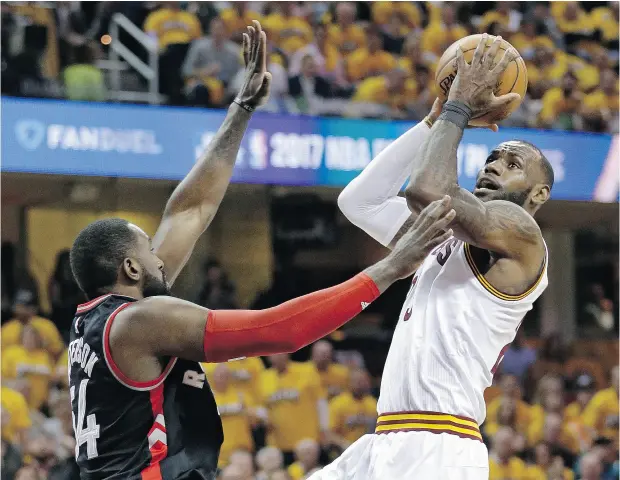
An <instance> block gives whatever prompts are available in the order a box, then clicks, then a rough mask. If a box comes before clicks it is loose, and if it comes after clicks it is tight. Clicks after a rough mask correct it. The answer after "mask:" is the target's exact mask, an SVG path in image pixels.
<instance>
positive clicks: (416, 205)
mask: <svg viewBox="0 0 620 480" xmlns="http://www.w3.org/2000/svg"><path fill="white" fill-rule="evenodd" d="M405 198H406V199H407V206H408V207H409V210H411V211H412V212H420V211H421V210H422V209H423V208H424V207H426V206H427V205H428V204H429V203H431V202H432V201H433V200H434V199H435V198H437V194H435V193H434V192H431V191H429V190H428V189H426V188H421V186H419V185H416V184H413V183H409V185H407V188H405Z"/></svg>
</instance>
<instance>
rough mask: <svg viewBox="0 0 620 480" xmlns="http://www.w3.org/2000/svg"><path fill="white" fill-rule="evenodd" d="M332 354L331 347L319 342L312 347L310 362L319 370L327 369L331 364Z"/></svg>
mask: <svg viewBox="0 0 620 480" xmlns="http://www.w3.org/2000/svg"><path fill="white" fill-rule="evenodd" d="M332 354H333V349H332V346H331V344H330V343H329V342H326V341H325V340H319V341H318V342H316V343H315V344H314V345H312V362H313V363H314V364H315V365H316V366H317V368H318V369H319V370H322V369H324V368H327V367H328V366H329V364H330V363H332Z"/></svg>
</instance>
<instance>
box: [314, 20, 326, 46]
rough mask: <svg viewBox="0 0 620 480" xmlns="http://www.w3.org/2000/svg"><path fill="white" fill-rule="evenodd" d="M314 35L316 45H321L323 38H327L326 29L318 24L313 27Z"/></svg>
mask: <svg viewBox="0 0 620 480" xmlns="http://www.w3.org/2000/svg"><path fill="white" fill-rule="evenodd" d="M314 37H315V38H316V43H317V44H318V45H322V44H323V42H324V41H325V40H327V29H326V28H325V26H324V25H322V24H319V25H317V26H316V27H315V29H314Z"/></svg>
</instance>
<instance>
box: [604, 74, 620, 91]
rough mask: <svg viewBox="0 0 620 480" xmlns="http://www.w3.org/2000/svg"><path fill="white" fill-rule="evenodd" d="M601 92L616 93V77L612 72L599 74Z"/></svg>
mask: <svg viewBox="0 0 620 480" xmlns="http://www.w3.org/2000/svg"><path fill="white" fill-rule="evenodd" d="M600 80H601V81H600V85H601V90H603V91H604V92H606V93H607V92H610V93H611V92H613V93H615V92H616V87H617V86H618V77H616V74H615V73H614V72H613V70H604V71H603V72H601V78H600Z"/></svg>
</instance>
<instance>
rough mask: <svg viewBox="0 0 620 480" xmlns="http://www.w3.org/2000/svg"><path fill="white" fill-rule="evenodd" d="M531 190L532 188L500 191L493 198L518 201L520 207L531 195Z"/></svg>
mask: <svg viewBox="0 0 620 480" xmlns="http://www.w3.org/2000/svg"><path fill="white" fill-rule="evenodd" d="M531 191H532V189H531V188H530V189H527V190H522V191H520V192H504V191H498V192H497V193H496V194H495V195H493V200H506V201H507V202H512V203H516V204H517V205H519V206H520V207H524V206H525V202H526V200H527V197H528V196H529V195H530V192H531Z"/></svg>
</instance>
